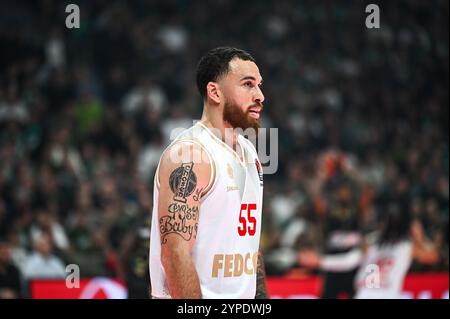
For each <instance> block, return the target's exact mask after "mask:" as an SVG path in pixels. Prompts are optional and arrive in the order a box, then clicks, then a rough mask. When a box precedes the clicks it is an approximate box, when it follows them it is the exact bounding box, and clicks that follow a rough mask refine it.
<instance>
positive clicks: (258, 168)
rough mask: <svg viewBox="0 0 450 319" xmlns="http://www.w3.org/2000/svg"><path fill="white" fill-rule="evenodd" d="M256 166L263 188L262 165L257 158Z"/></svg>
mask: <svg viewBox="0 0 450 319" xmlns="http://www.w3.org/2000/svg"><path fill="white" fill-rule="evenodd" d="M255 166H256V170H257V171H258V175H259V180H260V181H261V186H263V170H262V167H261V164H260V163H259V161H258V159H257V158H255Z"/></svg>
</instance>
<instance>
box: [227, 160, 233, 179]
mask: <svg viewBox="0 0 450 319" xmlns="http://www.w3.org/2000/svg"><path fill="white" fill-rule="evenodd" d="M227 173H228V176H229V177H230V178H234V171H233V167H231V165H230V163H228V164H227Z"/></svg>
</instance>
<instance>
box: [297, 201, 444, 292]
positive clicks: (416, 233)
mask: <svg viewBox="0 0 450 319" xmlns="http://www.w3.org/2000/svg"><path fill="white" fill-rule="evenodd" d="M383 218H385V223H384V225H383V227H382V230H381V232H380V234H379V235H376V236H375V242H374V243H372V244H368V245H367V244H366V245H367V246H368V248H367V249H364V250H365V253H364V254H361V253H355V252H349V253H347V254H343V255H342V256H340V257H336V258H331V257H325V256H320V255H319V254H317V253H316V252H313V251H304V252H301V253H300V258H299V259H300V260H299V262H300V264H302V265H304V266H307V267H311V268H322V267H326V265H331V264H332V265H333V266H334V267H341V268H344V267H347V265H349V264H350V265H358V264H360V267H359V270H358V272H357V275H356V279H355V286H356V295H355V298H356V299H398V298H400V297H401V290H402V288H403V281H404V279H405V276H406V274H407V272H408V269H409V267H410V264H411V261H412V259H415V260H417V261H418V262H419V263H423V264H434V263H436V262H437V261H438V258H439V255H438V252H437V250H436V248H435V246H434V245H433V244H432V243H430V242H429V241H428V239H426V238H425V235H424V232H423V229H422V226H421V224H420V222H419V221H411V216H410V213H409V211H408V210H407V209H404V208H403V209H400V208H399V207H398V206H397V205H396V204H391V205H390V206H389V208H388V210H387V214H386V216H384V217H383Z"/></svg>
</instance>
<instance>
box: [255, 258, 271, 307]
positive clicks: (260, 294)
mask: <svg viewBox="0 0 450 319" xmlns="http://www.w3.org/2000/svg"><path fill="white" fill-rule="evenodd" d="M268 298H269V296H268V293H267V287H266V272H265V269H264V260H263V256H262V253H261V252H259V254H258V266H257V273H256V295H255V299H268Z"/></svg>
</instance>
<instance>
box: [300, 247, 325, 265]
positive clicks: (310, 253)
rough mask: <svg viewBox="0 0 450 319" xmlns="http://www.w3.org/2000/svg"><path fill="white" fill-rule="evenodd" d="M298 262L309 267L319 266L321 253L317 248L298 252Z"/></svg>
mask: <svg viewBox="0 0 450 319" xmlns="http://www.w3.org/2000/svg"><path fill="white" fill-rule="evenodd" d="M298 263H299V264H300V265H301V266H303V267H307V268H314V269H315V268H319V267H320V254H319V253H318V252H317V251H315V250H302V251H300V252H299V253H298Z"/></svg>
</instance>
